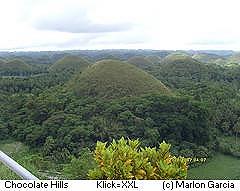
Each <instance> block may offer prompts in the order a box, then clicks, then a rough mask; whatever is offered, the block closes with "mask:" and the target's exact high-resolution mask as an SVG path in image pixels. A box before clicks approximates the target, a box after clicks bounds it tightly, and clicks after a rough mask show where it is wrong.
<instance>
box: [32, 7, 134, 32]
mask: <svg viewBox="0 0 240 191" xmlns="http://www.w3.org/2000/svg"><path fill="white" fill-rule="evenodd" d="M88 14H89V13H88V10H87V9H84V8H83V7H82V6H80V5H78V4H76V5H74V4H73V5H71V6H66V7H62V8H61V7H60V8H59V9H56V6H55V7H54V6H51V5H50V6H49V7H48V9H47V11H43V12H39V13H38V14H37V15H35V16H34V18H33V19H32V21H31V23H32V25H33V26H34V27H35V28H36V29H40V30H48V31H58V32H68V33H106V32H120V31H126V30H129V29H130V28H131V27H132V24H130V23H128V22H119V21H118V22H99V21H94V20H93V19H91V18H90V16H89V15H88Z"/></svg>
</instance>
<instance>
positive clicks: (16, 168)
mask: <svg viewBox="0 0 240 191" xmlns="http://www.w3.org/2000/svg"><path fill="white" fill-rule="evenodd" d="M0 162H2V163H3V164H4V165H5V166H7V167H8V168H10V169H11V170H12V171H13V172H14V173H16V174H17V175H18V176H20V177H21V178H22V179H24V180H38V178H37V177H36V176H34V175H32V174H31V173H30V172H29V171H28V170H26V169H25V168H23V167H22V166H21V165H20V164H18V163H17V162H16V161H14V160H13V159H11V158H10V157H9V156H7V155H6V154H5V153H4V152H2V151H0Z"/></svg>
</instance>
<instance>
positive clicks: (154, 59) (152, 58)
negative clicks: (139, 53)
mask: <svg viewBox="0 0 240 191" xmlns="http://www.w3.org/2000/svg"><path fill="white" fill-rule="evenodd" d="M146 59H147V60H148V61H150V62H151V63H153V64H159V63H161V60H162V58H161V57H159V56H147V57H146Z"/></svg>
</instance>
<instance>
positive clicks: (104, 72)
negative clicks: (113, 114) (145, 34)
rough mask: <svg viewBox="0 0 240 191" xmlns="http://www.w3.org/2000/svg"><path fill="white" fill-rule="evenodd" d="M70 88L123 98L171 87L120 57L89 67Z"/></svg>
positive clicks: (161, 90)
mask: <svg viewBox="0 0 240 191" xmlns="http://www.w3.org/2000/svg"><path fill="white" fill-rule="evenodd" d="M70 87H71V88H72V89H73V91H74V92H75V93H76V94H77V95H79V96H92V97H101V98H119V97H123V96H136V95H141V94H146V93H151V92H162V93H164V94H169V93H170V90H169V89H168V88H167V87H166V86H165V85H164V84H162V83H161V82H160V81H159V80H157V79H156V78H154V77H153V76H151V75H150V74H148V73H146V72H144V71H143V70H141V69H139V68H137V67H135V66H133V65H130V64H128V63H124V62H121V61H116V60H103V61H100V62H97V63H96V64H94V65H92V66H90V67H88V68H87V69H86V70H84V71H83V73H82V74H80V75H78V76H77V78H76V79H74V80H72V82H71V83H70Z"/></svg>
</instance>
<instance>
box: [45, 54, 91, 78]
mask: <svg viewBox="0 0 240 191" xmlns="http://www.w3.org/2000/svg"><path fill="white" fill-rule="evenodd" d="M89 64H90V62H89V61H88V60H86V59H84V58H81V57H78V56H65V57H64V58H62V59H60V60H58V61H57V62H56V63H54V64H53V65H52V66H51V67H50V68H49V71H50V72H53V73H62V72H64V73H71V74H73V73H76V72H79V71H81V70H82V69H83V68H85V67H87V66H88V65H89Z"/></svg>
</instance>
